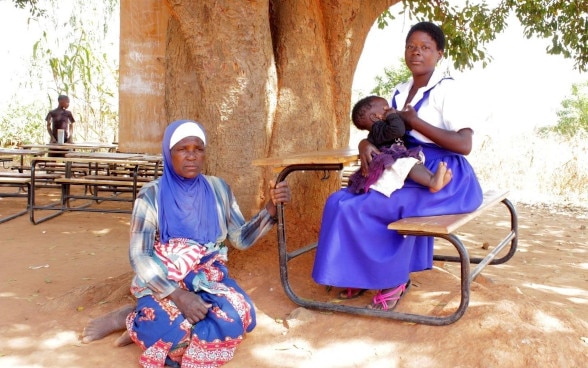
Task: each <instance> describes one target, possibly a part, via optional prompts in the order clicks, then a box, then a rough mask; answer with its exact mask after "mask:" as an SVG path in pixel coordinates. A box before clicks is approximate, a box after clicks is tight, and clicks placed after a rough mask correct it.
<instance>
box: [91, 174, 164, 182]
mask: <svg viewBox="0 0 588 368" xmlns="http://www.w3.org/2000/svg"><path fill="white" fill-rule="evenodd" d="M111 174H112V172H111ZM127 174H128V172H127ZM83 179H87V180H100V181H102V180H115V181H125V182H131V183H132V182H133V181H134V180H135V178H133V177H131V176H123V175H108V176H106V175H86V176H84V177H83ZM152 180H153V179H152V178H147V177H144V176H137V183H148V182H150V181H152Z"/></svg>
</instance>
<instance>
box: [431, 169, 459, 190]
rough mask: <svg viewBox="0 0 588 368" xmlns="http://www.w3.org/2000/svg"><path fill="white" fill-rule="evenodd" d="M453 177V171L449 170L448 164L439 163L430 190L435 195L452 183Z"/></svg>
mask: <svg viewBox="0 0 588 368" xmlns="http://www.w3.org/2000/svg"><path fill="white" fill-rule="evenodd" d="M452 177H453V173H452V172H451V169H448V168H447V162H439V166H437V171H436V172H435V174H433V177H432V178H431V183H430V185H429V190H430V191H431V192H433V193H435V192H438V191H440V190H441V189H443V188H444V187H445V186H446V185H447V183H449V182H450V181H451V178H452Z"/></svg>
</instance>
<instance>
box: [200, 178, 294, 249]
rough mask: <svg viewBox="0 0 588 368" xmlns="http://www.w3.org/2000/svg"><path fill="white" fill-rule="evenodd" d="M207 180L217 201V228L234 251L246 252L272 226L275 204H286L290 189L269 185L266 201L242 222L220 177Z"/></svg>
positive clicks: (282, 184)
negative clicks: (219, 225) (224, 233)
mask: <svg viewBox="0 0 588 368" xmlns="http://www.w3.org/2000/svg"><path fill="white" fill-rule="evenodd" d="M207 178H208V179H209V183H210V184H211V185H212V187H213V188H214V191H215V193H216V194H217V200H219V201H220V202H221V203H219V206H218V208H219V209H220V210H221V213H219V216H220V221H221V225H222V226H223V227H224V228H225V231H226V234H227V237H228V238H229V240H230V241H231V244H232V245H233V246H234V247H235V248H237V249H247V248H249V247H251V246H252V245H253V244H254V243H255V242H256V241H257V240H258V239H259V238H261V237H262V236H263V235H265V234H266V233H267V232H268V231H269V230H270V229H271V228H272V227H273V225H274V224H275V223H276V221H275V216H276V213H277V211H276V204H277V203H278V202H285V203H286V202H289V201H290V188H289V187H288V184H287V183H286V182H282V183H279V184H278V185H277V186H276V188H273V183H270V185H271V187H272V188H271V189H270V193H269V195H270V200H269V201H268V203H267V204H266V205H265V207H264V208H262V209H261V211H259V212H258V213H257V214H256V215H255V216H253V218H251V220H249V221H245V218H244V217H243V214H242V213H241V210H240V208H239V205H238V203H237V200H236V199H235V196H234V195H233V192H232V191H231V188H230V187H229V185H228V184H227V183H226V182H225V181H224V180H222V179H220V178H215V177H207ZM274 201H275V202H274Z"/></svg>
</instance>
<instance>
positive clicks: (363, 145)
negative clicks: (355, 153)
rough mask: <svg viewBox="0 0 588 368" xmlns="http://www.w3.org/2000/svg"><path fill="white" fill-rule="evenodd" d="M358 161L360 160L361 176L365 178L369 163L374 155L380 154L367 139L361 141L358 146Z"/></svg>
mask: <svg viewBox="0 0 588 368" xmlns="http://www.w3.org/2000/svg"><path fill="white" fill-rule="evenodd" d="M358 149H359V159H360V160H361V173H362V174H363V176H367V174H368V168H369V166H370V162H372V158H373V157H374V155H377V154H379V153H380V150H379V149H378V148H376V146H374V145H373V144H371V143H370V142H369V141H368V140H367V139H362V140H361V141H360V142H359V145H358Z"/></svg>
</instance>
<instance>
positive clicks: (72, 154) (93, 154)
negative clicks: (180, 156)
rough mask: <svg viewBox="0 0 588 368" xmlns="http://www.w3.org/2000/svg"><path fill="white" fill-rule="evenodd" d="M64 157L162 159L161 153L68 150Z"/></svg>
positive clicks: (155, 160) (151, 160) (152, 160)
mask: <svg viewBox="0 0 588 368" xmlns="http://www.w3.org/2000/svg"><path fill="white" fill-rule="evenodd" d="M65 157H72V158H73V157H78V158H100V159H112V160H141V161H149V162H158V161H161V160H162V159H163V158H162V156H161V155H151V154H145V153H125V152H70V153H66V154H65Z"/></svg>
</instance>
